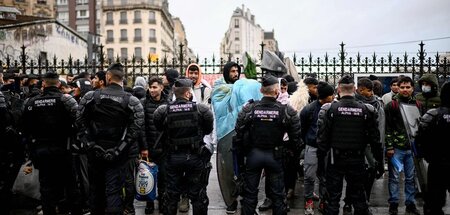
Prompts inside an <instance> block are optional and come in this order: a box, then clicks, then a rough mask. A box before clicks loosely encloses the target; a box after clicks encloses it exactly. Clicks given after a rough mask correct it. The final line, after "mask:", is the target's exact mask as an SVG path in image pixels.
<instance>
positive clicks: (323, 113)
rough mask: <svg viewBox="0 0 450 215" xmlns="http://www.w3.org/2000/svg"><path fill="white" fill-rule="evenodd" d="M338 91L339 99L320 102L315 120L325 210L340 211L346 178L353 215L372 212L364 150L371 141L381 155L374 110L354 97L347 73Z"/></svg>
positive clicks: (376, 152) (353, 85)
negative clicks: (324, 195) (369, 202)
mask: <svg viewBox="0 0 450 215" xmlns="http://www.w3.org/2000/svg"><path fill="white" fill-rule="evenodd" d="M338 93H339V95H340V98H341V99H340V100H339V101H335V102H332V103H328V104H325V105H323V106H322V108H321V110H320V112H319V119H318V122H317V123H318V132H317V134H318V137H317V144H318V151H317V157H318V170H317V171H318V175H324V174H325V180H326V182H325V187H326V191H327V192H326V196H328V198H326V199H328V204H327V205H326V207H327V208H326V211H327V214H329V215H338V214H339V207H340V206H339V202H340V199H341V194H342V186H343V179H344V177H345V179H346V181H347V186H349V193H347V195H348V197H349V199H351V201H352V202H353V206H354V209H355V214H361V215H366V214H371V212H370V210H369V206H368V204H367V200H366V195H365V191H364V181H365V176H366V168H365V160H364V155H365V153H364V152H365V148H366V146H367V144H370V146H371V149H372V152H373V154H374V155H376V156H375V157H378V158H379V157H381V156H382V148H381V143H380V133H379V130H378V121H377V112H376V110H375V108H374V107H373V106H372V105H370V104H364V103H362V102H358V101H356V100H355V83H354V81H353V78H352V77H350V76H348V75H345V76H344V77H342V78H341V79H340V80H339V85H338ZM327 154H328V156H327ZM325 157H327V159H326V160H325ZM325 166H326V171H325Z"/></svg>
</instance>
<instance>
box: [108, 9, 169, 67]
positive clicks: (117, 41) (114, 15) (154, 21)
mask: <svg viewBox="0 0 450 215" xmlns="http://www.w3.org/2000/svg"><path fill="white" fill-rule="evenodd" d="M101 8H102V15H101V17H100V23H101V24H100V35H102V36H101V43H102V44H104V51H105V52H106V57H107V58H108V59H116V57H119V58H120V59H121V60H125V59H128V60H130V59H131V58H132V56H134V57H135V58H136V59H146V60H147V59H150V60H152V61H155V60H156V59H161V58H164V57H167V58H169V59H171V58H172V57H174V56H175V42H174V24H173V21H172V17H171V14H170V13H169V9H168V2H167V0H103V1H102V5H101Z"/></svg>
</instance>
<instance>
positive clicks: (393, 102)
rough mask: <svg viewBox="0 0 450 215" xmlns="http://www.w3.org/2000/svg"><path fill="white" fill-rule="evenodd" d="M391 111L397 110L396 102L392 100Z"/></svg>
mask: <svg viewBox="0 0 450 215" xmlns="http://www.w3.org/2000/svg"><path fill="white" fill-rule="evenodd" d="M391 103H392V109H394V110H396V109H398V101H397V100H395V99H392V102H391Z"/></svg>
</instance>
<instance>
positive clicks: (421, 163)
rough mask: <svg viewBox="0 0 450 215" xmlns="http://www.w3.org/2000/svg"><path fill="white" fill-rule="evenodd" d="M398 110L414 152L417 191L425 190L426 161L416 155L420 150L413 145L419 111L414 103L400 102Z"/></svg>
mask: <svg viewBox="0 0 450 215" xmlns="http://www.w3.org/2000/svg"><path fill="white" fill-rule="evenodd" d="M400 112H401V114H402V119H403V123H404V125H405V128H406V132H407V133H408V139H409V143H410V144H411V149H412V150H413V154H414V165H415V167H416V180H418V182H419V183H418V184H419V185H420V186H419V189H420V190H419V191H420V192H423V191H425V189H426V187H427V172H428V163H427V162H426V161H425V160H424V159H423V158H419V157H418V156H417V155H418V154H420V151H418V149H417V148H416V146H415V142H414V137H415V134H416V132H417V130H418V129H419V118H420V112H419V109H418V108H417V106H416V105H415V104H404V103H400Z"/></svg>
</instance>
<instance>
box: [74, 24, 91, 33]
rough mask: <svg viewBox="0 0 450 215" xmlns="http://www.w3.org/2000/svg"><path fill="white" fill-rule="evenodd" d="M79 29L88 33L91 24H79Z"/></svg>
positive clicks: (80, 31)
mask: <svg viewBox="0 0 450 215" xmlns="http://www.w3.org/2000/svg"><path fill="white" fill-rule="evenodd" d="M77 31H78V32H79V33H88V32H89V25H77Z"/></svg>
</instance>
